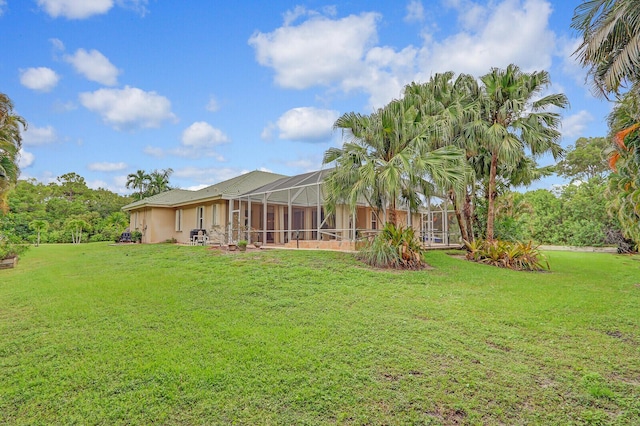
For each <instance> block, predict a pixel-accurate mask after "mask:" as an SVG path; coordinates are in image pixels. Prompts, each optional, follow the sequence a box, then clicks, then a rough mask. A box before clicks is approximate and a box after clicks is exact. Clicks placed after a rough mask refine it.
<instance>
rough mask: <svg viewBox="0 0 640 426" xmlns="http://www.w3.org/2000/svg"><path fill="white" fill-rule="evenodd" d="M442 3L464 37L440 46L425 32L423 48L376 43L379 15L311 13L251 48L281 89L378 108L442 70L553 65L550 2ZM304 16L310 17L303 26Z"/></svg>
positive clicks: (297, 13)
mask: <svg viewBox="0 0 640 426" xmlns="http://www.w3.org/2000/svg"><path fill="white" fill-rule="evenodd" d="M443 3H444V5H445V6H446V7H449V8H453V10H454V11H455V12H456V13H457V18H458V19H457V22H458V24H457V25H458V32H454V33H453V34H452V35H450V36H449V37H446V38H444V39H443V40H439V41H436V40H435V37H434V36H433V34H429V33H423V34H422V39H423V44H422V46H413V45H408V46H404V47H402V46H401V47H400V48H395V47H389V46H379V45H376V43H377V35H378V33H377V25H378V23H379V21H380V19H381V17H380V15H378V14H375V13H363V14H360V15H349V16H347V17H345V18H341V19H335V18H332V17H330V16H328V15H327V14H326V13H325V14H324V15H321V14H320V13H318V12H315V13H312V12H311V11H308V10H306V9H304V8H296V9H294V10H293V11H292V12H288V14H287V15H285V22H284V24H283V26H281V27H279V28H276V29H275V30H274V31H272V32H268V33H262V32H256V33H254V34H253V36H252V37H251V38H250V39H249V44H250V45H251V46H252V47H253V48H254V50H255V54H256V60H257V62H258V63H260V64H261V65H263V66H266V67H269V68H272V69H273V70H274V73H275V76H274V80H275V82H276V84H278V85H280V86H282V87H286V88H293V89H306V88H309V87H313V86H326V87H329V90H336V89H338V90H341V91H343V92H345V93H349V92H362V93H365V94H367V95H368V96H369V106H370V107H371V108H372V109H374V108H378V107H380V106H382V105H384V104H386V103H388V102H389V101H390V100H391V99H393V98H397V97H399V96H400V95H401V92H402V89H403V87H404V86H405V85H406V84H407V83H409V82H411V81H426V80H428V79H429V78H430V77H431V76H432V75H433V74H434V73H435V72H442V71H449V70H454V71H455V72H457V73H461V72H465V73H470V74H473V75H476V76H480V75H484V74H486V73H488V72H489V71H490V69H491V68H492V67H500V68H505V67H506V66H507V65H509V64H511V63H515V64H518V65H519V66H520V68H521V69H522V70H523V71H525V72H530V71H534V70H542V69H548V68H549V67H550V65H551V62H552V56H553V54H554V50H555V35H554V33H553V32H552V31H551V30H550V28H549V17H550V15H551V11H552V10H551V5H550V2H549V1H548V0H502V1H500V0H496V1H490V2H482V3H480V2H477V3H476V2H474V1H471V0H448V1H447V2H443ZM420 5H421V3H420V2H418V1H417V0H413V1H411V2H410V3H409V6H408V11H409V12H410V13H409V14H408V15H407V17H411V19H417V18H419V17H420V16H423V17H424V14H422V15H421V14H420V10H419V9H420ZM302 17H306V20H302V21H301V22H300V20H301V18H302ZM293 22H296V24H295V25H294V24H293ZM423 31H426V29H423Z"/></svg>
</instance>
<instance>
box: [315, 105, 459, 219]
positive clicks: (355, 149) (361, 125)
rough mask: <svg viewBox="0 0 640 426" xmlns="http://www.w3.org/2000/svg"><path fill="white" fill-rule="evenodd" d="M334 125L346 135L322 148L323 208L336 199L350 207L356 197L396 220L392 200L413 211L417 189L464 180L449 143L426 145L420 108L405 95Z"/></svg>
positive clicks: (430, 189)
mask: <svg viewBox="0 0 640 426" xmlns="http://www.w3.org/2000/svg"><path fill="white" fill-rule="evenodd" d="M334 129H342V131H343V137H346V138H347V140H346V142H345V143H344V144H343V147H342V148H330V149H329V150H327V151H326V152H325V155H324V160H323V163H324V164H329V163H333V162H335V168H334V169H333V171H332V173H331V174H330V175H329V176H328V178H327V179H326V181H325V193H326V205H327V210H328V212H329V213H333V212H334V211H335V206H336V205H338V204H347V205H349V207H350V208H351V209H352V210H353V209H355V207H356V205H357V203H358V202H359V201H361V200H366V202H367V203H368V204H369V206H371V208H372V209H373V210H374V211H375V212H376V213H377V214H378V215H380V214H383V215H384V218H385V221H386V222H390V223H393V224H396V221H397V203H398V201H400V200H403V201H404V202H406V203H407V204H408V205H409V207H410V209H411V210H412V211H415V210H416V209H417V207H418V205H419V204H420V202H421V200H420V198H419V194H420V193H422V194H429V193H432V192H433V191H434V187H443V186H445V185H446V184H449V183H450V182H454V183H456V184H457V185H458V186H461V185H462V184H463V181H464V156H463V154H462V153H461V152H460V151H459V150H457V149H455V148H453V147H443V148H439V149H435V150H434V149H431V146H430V145H429V144H428V143H427V135H428V132H427V128H426V126H424V124H423V122H422V116H421V114H420V111H419V109H418V108H416V106H415V105H414V104H413V103H412V101H411V100H410V99H408V98H404V99H400V100H394V101H392V102H391V103H389V104H388V105H386V106H385V107H383V108H381V109H379V110H378V111H376V112H375V113H373V114H371V115H360V114H357V113H347V114H344V115H343V116H341V117H340V118H338V120H337V121H336V122H335V124H334Z"/></svg>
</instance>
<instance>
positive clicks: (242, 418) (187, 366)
mask: <svg viewBox="0 0 640 426" xmlns="http://www.w3.org/2000/svg"><path fill="white" fill-rule="evenodd" d="M547 255H548V258H549V261H550V264H551V268H552V272H551V273H527V272H512V271H508V270H503V269H497V268H493V267H489V266H485V265H479V264H474V263H470V262H466V261H464V260H461V259H458V258H454V257H452V256H448V255H447V254H446V253H445V252H429V253H428V255H427V260H428V262H429V264H430V265H432V266H433V267H434V269H432V270H425V271H418V272H397V271H378V270H370V269H367V268H365V267H363V266H362V265H361V264H360V263H358V262H357V261H356V260H354V258H353V256H351V255H348V254H344V253H331V252H309V251H271V250H262V251H260V252H247V253H234V254H231V253H229V254H227V253H219V252H215V251H211V250H207V249H206V248H203V247H181V246H176V245H165V244H162V245H128V246H109V245H106V244H83V245H51V246H47V245H44V246H41V247H38V248H32V249H31V250H30V251H29V252H27V253H26V254H25V255H24V256H23V257H22V259H21V261H20V263H19V265H18V268H17V269H13V270H5V271H0V336H2V338H1V339H0V424H12V425H13V424H16V425H22V424H25V425H26V424H29V425H34V424H35V425H37V424H43V425H45V424H109V425H112V424H145V425H146V424H152V423H153V424H189V425H191V424H202V425H211V424H251V425H253V424H274V425H275V424H283V425H285V424H286V425H289V424H300V425H314V424H347V425H361V424H370V425H377V424H434V425H437V424H541V425H547V424H559V425H568V424H576V425H578V424H622V425H624V424H629V425H631V424H638V419H639V418H640V350H639V344H640V330H639V325H640V319H639V316H638V306H640V257H638V256H635V257H630V256H617V255H610V254H593V253H569V252H549V253H547Z"/></svg>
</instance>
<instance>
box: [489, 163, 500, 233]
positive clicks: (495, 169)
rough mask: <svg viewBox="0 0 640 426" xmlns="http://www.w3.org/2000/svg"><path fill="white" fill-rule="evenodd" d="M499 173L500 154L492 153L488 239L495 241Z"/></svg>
mask: <svg viewBox="0 0 640 426" xmlns="http://www.w3.org/2000/svg"><path fill="white" fill-rule="evenodd" d="M497 173H498V154H497V153H493V154H491V168H490V169H489V189H488V192H489V194H488V200H489V201H488V205H487V240H488V241H493V224H494V221H495V217H496V212H495V192H496V174H497Z"/></svg>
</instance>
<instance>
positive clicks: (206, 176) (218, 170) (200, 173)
mask: <svg viewBox="0 0 640 426" xmlns="http://www.w3.org/2000/svg"><path fill="white" fill-rule="evenodd" d="M243 172H244V173H246V171H243V170H240V169H236V168H233V167H211V168H201V167H185V168H182V169H178V170H176V171H175V172H174V173H173V175H172V176H174V177H176V178H182V179H190V180H194V181H196V182H198V183H200V184H206V185H207V186H208V185H213V184H214V183H218V182H222V181H224V180H227V179H231V178H233V177H236V176H239V175H240V174H243Z"/></svg>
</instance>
